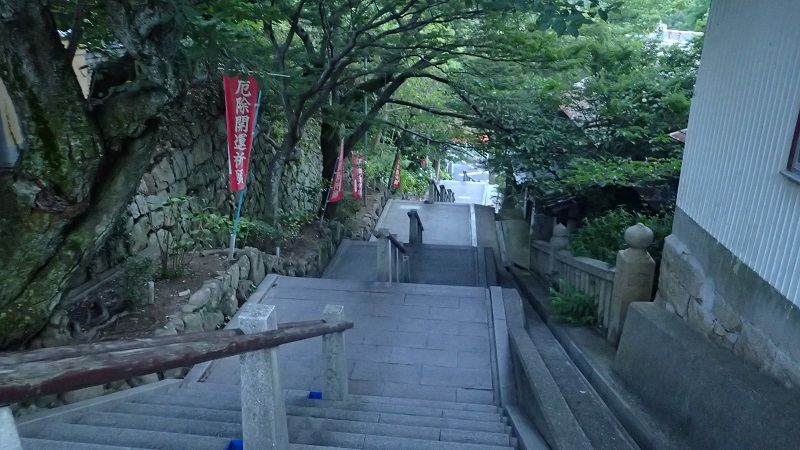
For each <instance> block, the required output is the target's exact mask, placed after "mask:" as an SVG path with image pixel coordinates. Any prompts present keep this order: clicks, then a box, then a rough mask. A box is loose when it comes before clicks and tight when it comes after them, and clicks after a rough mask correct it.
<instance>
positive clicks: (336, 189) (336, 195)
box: [328, 139, 344, 203]
mask: <svg viewBox="0 0 800 450" xmlns="http://www.w3.org/2000/svg"><path fill="white" fill-rule="evenodd" d="M343 178H344V139H342V145H341V147H339V158H338V159H337V160H336V170H335V171H334V172H333V183H331V190H330V192H329V193H328V202H330V203H335V202H338V201H339V200H341V199H342V179H343Z"/></svg>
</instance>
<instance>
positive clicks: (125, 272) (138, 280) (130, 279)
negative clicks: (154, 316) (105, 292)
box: [116, 256, 158, 306]
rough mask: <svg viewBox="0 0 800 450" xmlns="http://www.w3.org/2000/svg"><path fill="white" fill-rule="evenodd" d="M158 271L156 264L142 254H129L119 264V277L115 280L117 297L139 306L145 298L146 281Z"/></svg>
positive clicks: (151, 278)
mask: <svg viewBox="0 0 800 450" xmlns="http://www.w3.org/2000/svg"><path fill="white" fill-rule="evenodd" d="M157 273H158V265H156V264H153V260H151V259H150V258H145V257H143V256H130V257H128V258H127V259H125V262H124V263H122V265H121V266H120V274H119V278H117V281H116V287H117V292H118V294H119V297H120V298H121V299H122V300H123V301H125V302H126V303H128V304H130V305H132V306H141V305H142V304H143V303H144V301H145V300H146V299H147V295H148V293H147V289H146V288H145V286H146V284H147V282H148V281H151V280H153V278H154V277H155V276H156V274H157Z"/></svg>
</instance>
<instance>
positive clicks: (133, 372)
mask: <svg viewBox="0 0 800 450" xmlns="http://www.w3.org/2000/svg"><path fill="white" fill-rule="evenodd" d="M353 325H354V324H353V322H351V321H334V322H326V321H324V320H318V321H310V322H292V323H283V324H280V325H279V326H278V329H277V330H274V331H265V332H263V333H254V334H244V333H243V332H242V331H241V330H239V329H233V330H219V331H208V332H203V333H192V334H185V335H180V336H161V337H154V338H149V339H133V340H126V341H117V342H103V343H97V344H82V345H77V346H69V347H56V348H49V349H39V350H30V351H23V352H8V353H3V354H2V355H0V358H1V359H0V364H2V365H0V405H3V404H10V403H16V402H22V401H27V400H31V399H34V398H36V397H41V396H43V395H50V394H59V393H62V392H67V391H73V390H76V389H82V388H86V387H90V386H96V385H99V384H105V383H110V382H113V381H118V380H125V379H128V378H132V377H137V376H142V375H147V374H150V373H154V372H162V371H165V370H169V369H175V368H179V367H185V366H190V365H193V364H198V363H201V362H206V361H211V360H215V359H220V358H225V357H228V356H235V355H240V354H242V353H248V352H253V351H258V350H263V349H266V348H271V347H276V346H279V345H282V344H286V343H289V342H295V341H301V340H304V339H309V338H313V337H317V336H322V335H325V334H330V333H337V332H342V331H344V330H347V329H350V328H353Z"/></svg>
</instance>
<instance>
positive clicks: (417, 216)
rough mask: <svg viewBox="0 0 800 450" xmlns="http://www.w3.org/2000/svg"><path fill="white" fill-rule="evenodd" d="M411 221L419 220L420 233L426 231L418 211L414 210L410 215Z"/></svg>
mask: <svg viewBox="0 0 800 450" xmlns="http://www.w3.org/2000/svg"><path fill="white" fill-rule="evenodd" d="M407 214H408V218H409V220H414V219H417V225H418V226H419V231H425V227H423V226H422V220H421V219H420V218H419V212H417V210H416V209H412V210H411V211H409V212H408V213H407Z"/></svg>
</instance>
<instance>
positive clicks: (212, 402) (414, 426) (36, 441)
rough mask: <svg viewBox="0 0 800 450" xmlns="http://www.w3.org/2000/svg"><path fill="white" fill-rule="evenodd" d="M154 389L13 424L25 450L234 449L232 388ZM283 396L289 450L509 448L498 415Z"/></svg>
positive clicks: (473, 407) (430, 405)
mask: <svg viewBox="0 0 800 450" xmlns="http://www.w3.org/2000/svg"><path fill="white" fill-rule="evenodd" d="M184 384H186V385H185V386H184V385H182V384H181V383H180V381H174V380H169V381H163V382H160V383H154V384H153V385H148V386H143V387H141V388H136V389H131V390H128V391H125V392H121V393H119V394H114V395H112V396H108V397H103V398H101V399H94V400H89V401H86V402H82V403H78V404H74V405H68V406H64V407H61V408H58V409H54V410H51V411H47V412H45V413H43V415H40V416H31V417H27V418H26V417H23V418H21V419H20V420H19V422H18V428H19V433H20V437H21V438H22V444H23V448H24V449H25V450H51V449H52V450H55V449H58V450H72V449H75V450H77V449H80V450H112V449H113V450H122V449H170V450H183V449H186V450H204V449H208V450H212V449H214V450H222V449H225V448H226V446H227V445H228V443H229V442H230V440H231V439H241V436H242V429H241V419H242V417H241V406H240V398H239V396H240V394H239V389H238V386H235V385H224V384H215V383H199V382H193V383H184ZM306 394H307V393H306V392H301V391H287V393H286V409H287V416H288V425H289V441H290V442H291V445H292V446H291V448H292V449H322V448H363V449H402V450H408V449H442V450H445V449H453V450H456V449H458V450H478V449H486V450H492V449H501V448H516V447H517V442H516V439H515V438H514V437H512V436H511V434H510V432H511V429H510V427H509V426H507V422H506V418H505V417H504V416H503V414H502V412H501V410H500V408H498V407H496V406H493V405H483V404H475V403H453V402H440V401H431V400H421V399H403V398H391V397H377V396H366V395H351V396H350V398H349V399H348V400H347V401H331V400H310V399H308V398H306Z"/></svg>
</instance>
